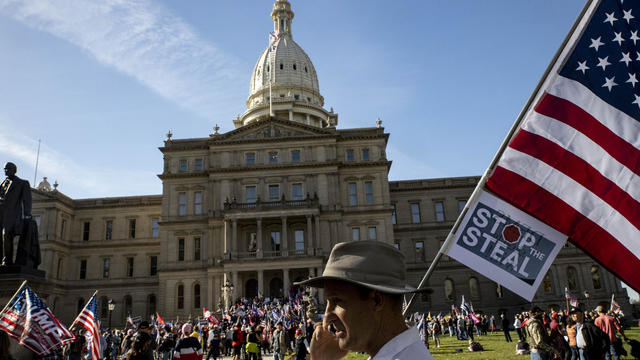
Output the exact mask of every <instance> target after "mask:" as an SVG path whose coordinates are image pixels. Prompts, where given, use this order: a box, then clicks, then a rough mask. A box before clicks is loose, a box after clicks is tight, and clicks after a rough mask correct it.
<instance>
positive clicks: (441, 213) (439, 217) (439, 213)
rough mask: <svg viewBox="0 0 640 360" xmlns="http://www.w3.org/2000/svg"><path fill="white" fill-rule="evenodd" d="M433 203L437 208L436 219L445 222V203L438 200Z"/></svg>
mask: <svg viewBox="0 0 640 360" xmlns="http://www.w3.org/2000/svg"><path fill="white" fill-rule="evenodd" d="M433 205H434V207H435V210H436V221H437V222H443V221H444V203H443V202H442V201H436V202H435V203H434V204H433Z"/></svg>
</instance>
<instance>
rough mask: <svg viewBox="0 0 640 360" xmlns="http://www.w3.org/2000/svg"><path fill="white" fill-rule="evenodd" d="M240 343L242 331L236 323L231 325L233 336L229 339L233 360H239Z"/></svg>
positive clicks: (240, 352) (242, 341) (242, 335)
mask: <svg viewBox="0 0 640 360" xmlns="http://www.w3.org/2000/svg"><path fill="white" fill-rule="evenodd" d="M242 343H244V333H243V332H242V330H241V329H240V324H236V325H235V326H234V327H233V338H232V339H231V346H232V347H233V360H240V355H241V354H242Z"/></svg>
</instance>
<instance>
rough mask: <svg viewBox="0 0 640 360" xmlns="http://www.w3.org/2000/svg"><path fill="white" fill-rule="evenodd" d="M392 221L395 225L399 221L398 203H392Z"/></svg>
mask: <svg viewBox="0 0 640 360" xmlns="http://www.w3.org/2000/svg"><path fill="white" fill-rule="evenodd" d="M391 223H392V224H393V225H395V224H397V223H398V219H397V218H396V204H391Z"/></svg>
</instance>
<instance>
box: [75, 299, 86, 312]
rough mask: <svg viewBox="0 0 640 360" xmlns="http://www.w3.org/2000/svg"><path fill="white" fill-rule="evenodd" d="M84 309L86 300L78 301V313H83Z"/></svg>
mask: <svg viewBox="0 0 640 360" xmlns="http://www.w3.org/2000/svg"><path fill="white" fill-rule="evenodd" d="M83 308H84V299H83V298H80V299H78V306H77V307H76V309H77V310H76V313H78V314H79V313H80V311H82V309H83Z"/></svg>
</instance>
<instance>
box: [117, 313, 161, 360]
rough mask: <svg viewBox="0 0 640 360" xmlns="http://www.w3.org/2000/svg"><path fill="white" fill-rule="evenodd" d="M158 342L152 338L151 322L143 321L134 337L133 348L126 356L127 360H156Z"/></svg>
mask: <svg viewBox="0 0 640 360" xmlns="http://www.w3.org/2000/svg"><path fill="white" fill-rule="evenodd" d="M155 349H156V342H155V341H154V340H153V338H152V337H151V327H150V326H149V322H147V321H142V322H140V324H138V331H137V332H136V333H135V335H133V337H132V341H131V348H130V349H129V350H128V351H127V352H126V353H125V354H124V358H125V359H126V360H155V359H154V356H153V352H154V350H155Z"/></svg>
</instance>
